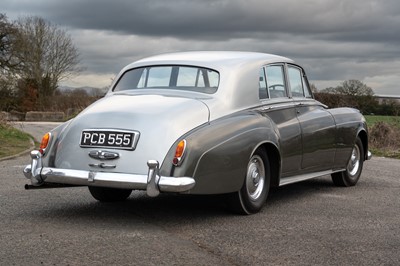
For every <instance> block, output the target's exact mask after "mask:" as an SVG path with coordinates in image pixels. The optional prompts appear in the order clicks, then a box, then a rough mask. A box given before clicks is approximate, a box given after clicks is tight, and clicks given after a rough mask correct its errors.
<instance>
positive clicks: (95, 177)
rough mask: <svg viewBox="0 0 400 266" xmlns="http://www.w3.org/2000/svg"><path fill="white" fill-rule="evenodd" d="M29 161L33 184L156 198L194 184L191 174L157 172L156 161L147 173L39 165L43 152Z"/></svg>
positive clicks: (35, 153)
mask: <svg viewBox="0 0 400 266" xmlns="http://www.w3.org/2000/svg"><path fill="white" fill-rule="evenodd" d="M31 158H32V163H31V164H30V165H27V166H26V167H25V169H24V175H25V177H26V178H28V179H30V180H31V184H32V186H41V185H43V184H44V183H56V184H67V185H78V186H98V187H112V188H121V189H135V190H146V191H147V195H149V196H151V197H156V196H158V195H159V194H160V192H186V191H188V190H190V189H192V188H193V187H194V185H195V183H196V182H195V180H194V179H193V178H192V177H168V176H160V175H159V163H158V161H155V160H149V161H148V162H147V165H148V167H149V171H148V174H147V175H139V174H125V173H113V172H95V171H84V170H73V169H60V168H51V167H43V166H42V154H41V153H40V152H39V151H32V152H31Z"/></svg>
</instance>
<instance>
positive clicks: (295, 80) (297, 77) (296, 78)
mask: <svg viewBox="0 0 400 266" xmlns="http://www.w3.org/2000/svg"><path fill="white" fill-rule="evenodd" d="M288 77H289V84H290V92H291V93H292V97H304V91H303V77H302V75H301V70H300V69H299V68H297V67H292V66H289V67H288Z"/></svg>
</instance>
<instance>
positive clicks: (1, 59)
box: [0, 13, 19, 74]
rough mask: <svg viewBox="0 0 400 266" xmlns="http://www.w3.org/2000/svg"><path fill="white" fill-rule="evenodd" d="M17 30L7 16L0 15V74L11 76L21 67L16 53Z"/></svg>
mask: <svg viewBox="0 0 400 266" xmlns="http://www.w3.org/2000/svg"><path fill="white" fill-rule="evenodd" d="M16 33H17V28H16V27H15V26H14V25H13V24H12V23H11V22H9V21H8V19H7V16H6V15H5V14H1V13H0V70H1V73H0V74H9V72H10V71H11V70H13V69H15V68H16V67H17V66H18V65H19V61H18V57H17V56H16V53H15V51H14V42H15V38H16Z"/></svg>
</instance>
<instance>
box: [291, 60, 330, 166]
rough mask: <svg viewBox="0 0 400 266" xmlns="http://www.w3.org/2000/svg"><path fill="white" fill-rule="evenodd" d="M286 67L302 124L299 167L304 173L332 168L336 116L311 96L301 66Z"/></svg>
mask: <svg viewBox="0 0 400 266" xmlns="http://www.w3.org/2000/svg"><path fill="white" fill-rule="evenodd" d="M286 70H287V79H288V83H289V88H290V90H289V94H290V96H291V97H292V99H293V103H294V105H295V107H296V114H297V119H298V120H299V123H300V128H301V137H302V147H303V156H302V162H301V168H302V171H303V173H307V172H316V171H323V170H328V169H332V167H333V163H334V158H335V151H336V148H335V142H336V139H335V138H336V125H335V120H334V118H333V117H332V115H331V114H330V113H329V112H328V111H327V110H326V109H325V107H324V106H323V105H321V104H320V103H319V102H317V101H315V100H314V99H313V98H312V96H311V92H310V90H309V86H308V82H307V78H306V76H305V74H304V71H303V69H301V68H300V67H298V66H296V65H291V64H288V65H287V67H286Z"/></svg>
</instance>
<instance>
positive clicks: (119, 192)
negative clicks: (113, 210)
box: [89, 187, 132, 202]
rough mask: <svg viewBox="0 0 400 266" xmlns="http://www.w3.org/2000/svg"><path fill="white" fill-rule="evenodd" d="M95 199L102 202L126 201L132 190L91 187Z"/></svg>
mask: <svg viewBox="0 0 400 266" xmlns="http://www.w3.org/2000/svg"><path fill="white" fill-rule="evenodd" d="M89 191H90V194H92V196H93V198H95V199H96V200H98V201H101V202H114V201H124V200H126V199H127V198H128V197H129V196H130V195H131V193H132V190H131V189H119V188H107V187H89Z"/></svg>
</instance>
